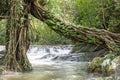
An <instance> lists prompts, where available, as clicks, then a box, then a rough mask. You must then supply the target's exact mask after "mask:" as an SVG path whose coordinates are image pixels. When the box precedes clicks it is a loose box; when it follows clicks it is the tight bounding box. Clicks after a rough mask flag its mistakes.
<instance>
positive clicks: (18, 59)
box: [5, 0, 32, 72]
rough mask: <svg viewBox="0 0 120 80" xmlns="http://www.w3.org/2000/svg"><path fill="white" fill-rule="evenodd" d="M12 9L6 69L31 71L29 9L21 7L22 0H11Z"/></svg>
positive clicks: (7, 28)
mask: <svg viewBox="0 0 120 80" xmlns="http://www.w3.org/2000/svg"><path fill="white" fill-rule="evenodd" d="M10 4H11V9H10V11H9V12H10V14H9V16H10V17H9V19H8V21H7V26H6V41H7V43H6V55H5V69H6V70H12V71H20V72H21V71H30V70H32V67H31V64H30V62H29V61H28V58H27V55H26V52H27V49H28V46H29V37H28V27H29V19H28V12H27V11H28V10H27V8H24V10H23V9H22V8H21V5H22V3H21V0H11V3H10Z"/></svg>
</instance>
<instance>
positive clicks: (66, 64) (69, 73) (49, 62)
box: [0, 45, 91, 80]
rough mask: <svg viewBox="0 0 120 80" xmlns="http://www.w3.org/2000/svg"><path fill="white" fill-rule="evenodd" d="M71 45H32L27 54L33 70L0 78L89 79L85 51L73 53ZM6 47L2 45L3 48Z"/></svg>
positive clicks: (33, 79) (37, 79) (19, 79)
mask: <svg viewBox="0 0 120 80" xmlns="http://www.w3.org/2000/svg"><path fill="white" fill-rule="evenodd" d="M72 47H73V46H71V45H64V46H39V45H34V46H30V48H29V50H28V52H27V55H28V58H29V61H30V63H31V64H32V66H33V71H31V72H26V73H15V74H11V75H0V80H87V79H88V78H89V77H91V75H90V74H88V73H87V71H86V69H87V65H88V63H89V62H87V61H85V56H84V53H74V54H71V53H70V51H71V50H72ZM2 49H4V47H1V50H2Z"/></svg>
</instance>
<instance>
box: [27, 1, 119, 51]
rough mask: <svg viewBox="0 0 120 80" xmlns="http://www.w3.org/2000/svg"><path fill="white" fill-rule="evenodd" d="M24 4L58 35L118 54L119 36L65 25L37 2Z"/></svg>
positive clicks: (105, 31) (104, 31) (103, 31)
mask: <svg viewBox="0 0 120 80" xmlns="http://www.w3.org/2000/svg"><path fill="white" fill-rule="evenodd" d="M25 3H26V4H27V5H28V7H29V9H30V13H31V14H32V15H33V16H34V17H36V18H37V19H39V20H41V21H43V22H44V23H46V24H47V25H48V27H50V28H51V29H52V30H54V31H55V32H57V33H58V34H60V35H62V36H65V37H67V38H70V39H72V40H73V41H76V42H85V43H90V44H95V45H99V46H101V47H103V48H105V49H107V50H110V51H114V52H117V53H119V52H120V45H118V44H120V34H117V33H112V32H109V31H107V30H103V29H102V30H98V29H90V28H84V27H81V26H76V25H73V24H67V23H65V22H63V21H62V20H60V19H57V18H56V17H54V16H53V15H52V14H51V13H49V12H48V11H46V10H45V9H44V8H43V7H42V6H41V5H40V4H38V2H37V0H26V2H25Z"/></svg>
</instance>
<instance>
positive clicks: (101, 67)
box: [88, 54, 120, 76]
mask: <svg viewBox="0 0 120 80" xmlns="http://www.w3.org/2000/svg"><path fill="white" fill-rule="evenodd" d="M117 65H120V57H119V56H118V57H116V55H115V54H107V55H106V56H104V57H96V58H94V59H93V60H92V62H91V63H90V64H89V66H88V71H89V72H92V73H102V74H103V75H104V76H109V75H112V74H114V73H115V71H116V68H117V67H115V66H117Z"/></svg>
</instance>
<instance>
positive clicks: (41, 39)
mask: <svg viewBox="0 0 120 80" xmlns="http://www.w3.org/2000/svg"><path fill="white" fill-rule="evenodd" d="M49 22H51V23H53V24H54V22H53V21H51V20H49ZM33 23H34V24H33V26H34V32H36V33H34V34H33V36H34V40H33V41H32V44H46V45H55V44H70V43H71V41H70V40H68V39H66V38H64V37H63V36H60V35H58V34H57V33H56V32H54V31H53V30H51V29H50V28H49V27H48V26H47V25H45V24H44V23H42V22H40V21H38V20H37V19H34V22H33ZM32 39H33V38H32Z"/></svg>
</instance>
